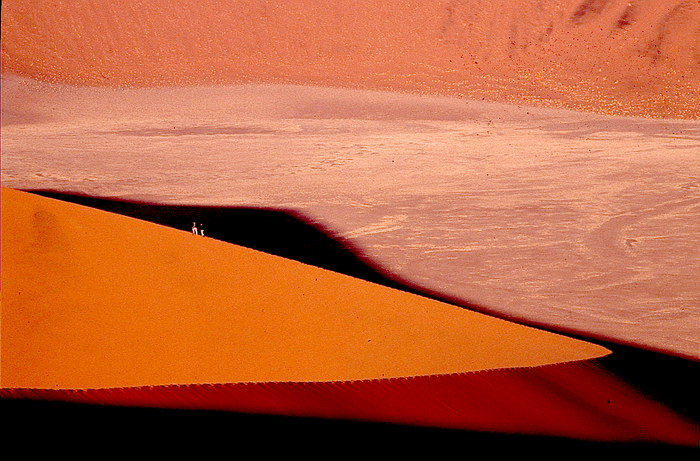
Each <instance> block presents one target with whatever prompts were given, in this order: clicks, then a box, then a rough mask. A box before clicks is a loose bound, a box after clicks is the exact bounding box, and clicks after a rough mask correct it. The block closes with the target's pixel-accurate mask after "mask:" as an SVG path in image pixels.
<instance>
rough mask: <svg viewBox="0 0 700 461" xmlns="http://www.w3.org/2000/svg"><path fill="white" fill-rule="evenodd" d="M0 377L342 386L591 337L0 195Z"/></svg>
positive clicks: (122, 220) (563, 355) (542, 359)
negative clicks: (547, 329) (0, 317)
mask: <svg viewBox="0 0 700 461" xmlns="http://www.w3.org/2000/svg"><path fill="white" fill-rule="evenodd" d="M2 210H3V212H2V231H3V232H2V248H3V252H2V267H3V271H2V285H3V322H2V328H3V332H2V333H3V342H2V357H3V360H2V385H3V386H4V387H32V388H55V387H56V386H58V387H63V388H66V387H67V388H105V387H108V388H109V387H128V386H144V385H168V384H201V383H232V382H255V381H301V382H303V381H346V380H362V379H381V378H398V377H408V376H417V375H436V374H448V373H460V372H466V371H475V370H485V369H493V368H508V367H531V366H538V365H544V364H551V363H559V362H569V361H576V360H584V359H590V358H593V357H599V356H602V355H606V354H607V353H608V351H607V350H606V349H605V348H602V347H599V346H596V345H593V344H589V343H585V342H582V341H577V340H574V339H569V338H566V337H564V336H559V335H555V334H551V333H547V332H543V331H540V330H536V329H533V328H528V327H524V326H520V325H516V324H513V323H510V322H506V321H503V320H498V319H494V318H491V317H488V316H485V315H482V314H477V313H473V312H470V311H466V310H464V309H461V308H458V307H454V306H450V305H447V304H443V303H440V302H437V301H432V300H429V299H427V298H422V297H419V296H415V295H411V294H408V293H405V292H402V291H398V290H393V289H390V288H386V287H382V286H380V285H374V284H371V283H369V282H364V281H360V280H357V279H353V278H350V277H347V276H344V275H341V274H337V273H333V272H329V271H325V270H322V269H318V268H315V267H312V266H306V265H304V264H301V263H297V262H295V261H290V260H286V259H283V258H279V257H276V256H272V255H267V254H264V253H259V252H256V251H253V250H248V249H245V248H242V247H236V246H234V245H230V244H227V243H224V242H220V241H217V240H213V239H208V238H203V237H201V236H195V235H191V234H190V233H188V232H184V231H178V230H175V229H171V228H166V227H162V226H158V225H154V224H151V223H146V222H143V221H138V220H134V219H131V218H127V217H123V216H117V215H112V214H109V213H106V212H102V211H98V210H94V209H90V208H86V207H82V206H78V205H73V204H69V203H64V202H60V201H56V200H52V199H47V198H42V197H38V196H34V195H31V194H27V193H21V192H17V191H14V190H11V189H3V190H2Z"/></svg>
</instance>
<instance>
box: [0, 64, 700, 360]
mask: <svg viewBox="0 0 700 461" xmlns="http://www.w3.org/2000/svg"><path fill="white" fill-rule="evenodd" d="M2 110H3V126H2V155H3V157H2V160H3V161H2V181H3V185H5V186H8V187H16V188H34V189H56V190H64V191H79V192H83V193H86V194H90V195H96V196H113V197H121V198H131V199H134V198H135V199H142V200H147V201H152V202H163V203H171V204H177V203H189V204H207V205H241V206H263V207H272V208H285V209H292V210H297V211H299V212H301V213H303V214H304V215H306V216H309V217H311V218H313V219H315V220H316V221H317V222H319V223H320V224H322V225H323V226H324V227H325V228H327V229H329V230H331V231H332V232H334V233H335V234H336V235H337V236H338V237H339V238H343V239H345V241H348V242H350V243H352V244H354V245H355V246H356V247H357V248H359V249H360V250H361V251H363V252H364V253H365V254H366V255H367V256H368V257H369V258H370V259H371V260H372V261H374V262H375V263H377V264H379V265H380V266H382V267H383V268H384V269H386V270H388V271H390V272H391V273H392V274H394V275H396V276H398V277H400V278H403V279H405V280H406V281H408V282H410V283H413V284H417V285H418V286H420V287H423V288H426V289H429V290H433V291H436V292H437V293H439V294H441V295H446V296H452V297H455V298H457V299H459V300H461V301H464V302H472V303H475V304H477V305H480V306H482V307H483V308H485V309H488V310H490V311H494V312H497V313H499V314H502V315H507V316H510V317H512V318H516V319H523V320H527V321H528V322H531V323H535V324H543V325H549V326H554V327H556V328H558V329H560V330H562V331H576V332H581V333H583V334H586V335H592V336H601V337H605V338H610V339H613V340H616V341H621V342H631V343H633V344H637V345H642V346H645V347H650V348H656V349H660V350H664V351H667V352H671V353H676V354H681V355H686V356H692V357H696V358H697V357H700V344H699V341H700V338H699V336H698V325H699V324H700V286H699V284H698V283H697V280H698V274H700V256H699V255H698V251H697V249H698V248H699V247H700V219H698V217H699V212H698V204H699V203H700V188H699V187H698V185H699V184H700V179H699V178H698V170H697V165H698V152H700V124H698V122H696V121H681V120H677V121H669V120H665V121H664V120H647V119H638V118H619V117H605V116H595V115H586V114H581V113H576V112H567V111H561V110H545V109H533V108H527V107H514V106H504V105H498V104H490V103H483V102H479V103H474V102H467V101H461V100H456V99H448V98H429V97H418V96H408V95H397V94H390V93H377V92H370V91H351V90H333V89H320V88H311V87H297V86H255V85H249V86H227V87H208V88H207V87H200V88H180V89H97V88H73V87H69V86H65V85H49V84H40V83H36V82H34V81H32V80H26V79H21V78H18V77H4V78H3V109H2Z"/></svg>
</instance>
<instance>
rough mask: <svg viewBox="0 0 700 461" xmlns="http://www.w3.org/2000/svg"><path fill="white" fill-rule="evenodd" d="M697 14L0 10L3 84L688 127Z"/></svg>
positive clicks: (662, 5)
mask: <svg viewBox="0 0 700 461" xmlns="http://www.w3.org/2000/svg"><path fill="white" fill-rule="evenodd" d="M699 18H700V5H698V3H697V2H696V1H689V0H673V1H663V2H659V1H655V0H637V1H633V2H629V1H627V0H610V1H608V0H564V1H562V0H544V1H530V0H518V1H491V0H472V1H468V2H454V1H433V0H421V1H412V2H403V1H384V0H363V1H354V2H331V3H329V2H325V1H318V0H291V1H285V2H266V1H258V0H238V1H222V0H204V1H198V2H191V1H186V0H178V1H148V2H133V1H129V0H121V1H111V0H81V1H51V2H49V1H5V2H2V66H3V72H12V73H18V74H21V75H24V76H28V77H33V78H37V79H40V80H48V81H57V82H68V83H77V84H87V85H102V86H104V85H107V86H162V85H165V86H173V85H175V86H177V85H198V84H231V83H247V82H261V83H294V84H304V85H307V84H312V85H322V86H347V87H354V88H370V89H383V90H392V91H409V92H422V93H429V94H443V95H451V96H466V97H468V98H474V99H482V98H486V99H488V100H496V101H507V102H513V103H520V104H522V103H526V104H534V105H545V106H555V107H565V108H575V109H583V110H588V111H593V112H605V113H615V114H627V115H648V116H656V117H673V118H697V117H698V116H699V115H700V112H699V110H700V109H698V107H700V31H699V27H700V26H698V24H700V20H699Z"/></svg>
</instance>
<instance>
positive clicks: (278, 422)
mask: <svg viewBox="0 0 700 461" xmlns="http://www.w3.org/2000/svg"><path fill="white" fill-rule="evenodd" d="M0 411H2V415H3V418H4V419H5V420H6V421H8V422H12V424H8V428H7V429H4V430H3V435H4V436H5V440H4V444H3V445H4V448H5V450H9V447H17V448H20V449H21V450H22V452H23V453H27V452H31V453H41V452H42V450H46V454H47V455H50V456H52V457H53V456H55V455H56V454H57V453H60V451H61V449H66V450H70V453H71V454H72V455H74V454H75V453H80V452H81V450H83V449H84V450H85V451H86V453H87V452H89V453H90V454H91V455H93V454H94V453H95V452H99V451H104V450H105V449H108V450H109V451H110V452H111V451H113V450H115V449H117V450H118V449H119V448H123V449H126V450H129V452H130V453H137V452H138V453H139V454H144V453H148V452H149V451H150V450H153V451H157V452H158V454H160V455H164V454H170V453H173V454H175V453H177V454H178V455H183V454H186V453H187V454H189V453H190V452H191V451H192V452H194V453H196V454H197V455H198V456H197V457H196V458H203V457H204V456H202V455H204V454H205V453H212V454H215V456H216V457H219V456H222V455H224V456H225V455H232V457H233V458H238V457H241V455H243V457H246V458H247V457H248V456H250V457H259V456H260V455H263V456H260V457H262V458H263V459H264V458H266V456H264V455H271V459H289V458H290V454H297V453H298V454H303V457H304V459H309V455H310V456H312V458H311V459H315V456H318V459H338V458H341V457H343V458H347V459H367V458H369V459H373V456H372V455H374V456H376V457H377V458H379V457H385V456H386V457H388V458H389V459H401V458H403V457H407V459H413V458H414V457H416V455H417V454H420V455H430V456H428V458H432V457H435V455H440V454H444V455H451V456H454V455H455V454H458V455H463V456H465V457H470V456H469V455H470V454H471V455H488V457H493V456H494V455H496V456H498V455H502V456H505V455H511V456H514V457H517V456H521V455H522V454H524V453H531V454H536V456H537V459H549V458H548V455H549V454H551V455H552V458H554V457H556V458H557V459H560V458H562V457H564V458H567V457H570V456H571V454H572V453H574V452H575V453H577V454H582V455H596V454H600V455H602V454H605V455H611V454H612V455H618V454H619V455H622V454H626V455H641V454H647V455H666V456H668V455H671V456H672V459H685V458H680V457H681V456H682V457H685V456H693V455H694V454H697V451H696V450H695V449H693V448H691V447H682V446H669V445H662V444H656V443H643V442H640V443H610V442H590V441H582V440H572V439H565V438H557V437H549V436H530V435H514V434H498V433H490V432H471V431H463V430H456V429H435V428H429V427H415V426H407V425H398V424H385V423H374V422H362V421H348V420H332V419H318V418H299V417H287V416H273V415H252V414H240V413H233V412H223V411H213V410H171V409H154V408H129V407H114V406H106V407H102V406H96V405H87V404H76V403H66V402H49V401H20V400H11V399H9V400H2V401H0ZM38 440H40V441H41V443H37V441H38ZM30 446H31V449H29V448H28V447H30ZM135 450H136V451H135ZM482 450H483V451H482ZM194 453H193V454H194ZM341 454H342V455H345V456H341ZM237 455H238V456H237ZM368 455H369V456H368ZM409 455H412V456H409ZM543 455H544V457H543ZM277 456H281V458H277ZM358 456H360V457H359V458H358ZM476 457H481V456H476ZM196 458H195V459H196Z"/></svg>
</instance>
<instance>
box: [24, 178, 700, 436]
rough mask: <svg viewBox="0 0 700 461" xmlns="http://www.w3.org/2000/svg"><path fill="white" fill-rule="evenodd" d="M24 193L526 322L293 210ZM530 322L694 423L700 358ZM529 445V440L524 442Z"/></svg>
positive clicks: (699, 407)
mask: <svg viewBox="0 0 700 461" xmlns="http://www.w3.org/2000/svg"><path fill="white" fill-rule="evenodd" d="M27 192H32V193H35V194H38V195H42V196H44V197H50V198H55V199H59V200H63V201H67V202H72V203H76V204H80V205H84V206H89V207H92V208H96V209H101V210H105V211H109V212H112V213H117V214H121V215H125V216H130V217H133V218H137V219H142V220H145V221H150V222H154V223H157V224H161V225H164V226H169V227H173V228H177V229H181V230H183V231H186V232H190V231H191V228H192V223H193V222H196V223H197V225H198V226H200V225H203V228H204V231H205V235H206V236H208V237H210V238H214V239H218V240H222V241H225V242H229V243H233V244H237V245H241V246H244V247H248V248H252V249H255V250H259V251H263V252H265V253H269V254H274V255H278V256H282V257H285V258H289V259H293V260H297V261H300V262H303V263H306V264H310V265H313V266H317V267H321V268H324V269H328V270H331V271H334V272H340V273H343V274H347V275H350V276H353V277H356V278H360V279H364V280H367V281H370V282H374V283H378V284H381V285H385V286H388V287H391V288H395V289H399V290H403V291H407V292H411V293H415V294H419V295H422V296H427V297H430V298H433V299H438V300H440V301H443V302H447V303H450V304H454V305H457V306H460V307H463V308H468V309H472V310H475V311H479V312H484V313H487V314H489V315H493V316H496V317H501V318H505V319H507V320H510V321H516V322H519V323H523V324H525V322H522V321H519V320H518V319H513V318H509V317H506V316H504V315H502V314H500V313H498V312H494V311H493V310H490V309H487V308H484V307H483V306H477V305H473V304H470V303H468V302H465V301H464V300H459V299H453V298H448V297H445V296H443V295H441V294H440V293H435V292H431V291H428V290H425V289H422V288H421V287H418V286H416V285H412V284H410V283H408V282H406V281H404V280H401V279H398V278H396V277H393V276H392V275H391V274H389V273H388V272H386V271H384V270H382V268H381V267H379V266H378V265H377V264H375V263H373V262H372V261H370V260H369V259H368V258H366V257H365V256H364V255H362V253H361V251H359V249H357V248H355V247H353V246H352V245H351V244H350V243H349V242H347V241H344V240H342V239H341V238H339V237H337V236H334V235H333V234H332V232H330V231H329V230H327V229H324V228H323V227H322V226H320V225H319V224H318V223H314V222H312V221H311V220H309V219H307V218H306V217H304V216H302V215H300V214H299V213H296V212H294V211H289V210H274V209H264V208H238V207H203V206H186V205H161V204H149V203H141V202H134V201H124V200H117V199H109V198H96V197H90V196H85V195H81V194H71V193H63V192H55V191H48V190H41V191H40V190H28V191H27ZM530 326H535V327H538V328H542V329H545V330H549V331H554V332H557V333H563V334H567V335H569V336H573V337H578V338H579V339H584V340H587V341H592V342H596V343H598V344H601V345H602V346H604V347H607V348H608V349H610V350H611V351H612V352H613V353H612V354H610V355H608V356H606V357H603V358H601V359H598V362H599V363H600V364H601V365H602V366H603V367H604V368H606V369H607V370H609V371H610V372H611V373H613V374H615V375H616V376H618V377H620V378H622V379H623V380H624V381H625V382H627V383H628V384H630V385H632V386H633V387H635V388H637V389H638V390H640V391H641V392H643V393H644V394H646V395H647V396H648V397H650V398H652V399H654V400H656V401H659V402H661V403H664V404H665V405H667V406H669V407H671V408H673V409H674V410H676V411H678V412H679V413H681V414H683V415H685V416H687V417H688V418H690V419H692V420H693V421H700V402H699V399H698V397H697V383H698V382H700V363H698V362H697V361H694V360H689V359H687V358H682V357H674V356H670V355H667V354H664V353H660V352H657V351H650V350H644V349H640V348H638V347H635V346H633V345H625V344H619V343H612V342H610V341H606V340H602V339H600V338H591V337H588V336H586V335H583V334H580V333H577V332H572V331H561V330H558V331H557V330H553V329H552V328H548V327H546V326H544V325H532V324H531V325H530ZM261 418H266V417H261ZM284 421H287V420H284ZM290 424H296V423H290ZM319 424H320V423H319ZM414 430H415V431H417V430H418V429H411V430H410V431H409V430H407V431H408V432H407V434H408V433H409V432H411V431H414ZM527 443H528V444H533V443H534V442H533V441H531V440H529V439H528V442H527Z"/></svg>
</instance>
